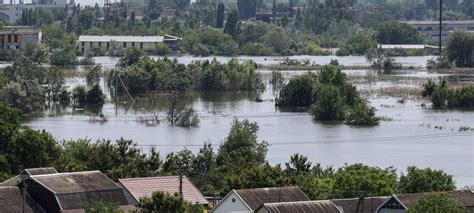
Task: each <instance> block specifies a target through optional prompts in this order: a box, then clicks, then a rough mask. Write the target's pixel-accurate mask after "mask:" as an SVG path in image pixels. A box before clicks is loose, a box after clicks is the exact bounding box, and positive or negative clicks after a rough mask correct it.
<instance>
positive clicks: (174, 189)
mask: <svg viewBox="0 0 474 213" xmlns="http://www.w3.org/2000/svg"><path fill="white" fill-rule="evenodd" d="M119 182H120V184H122V186H123V187H124V188H125V189H127V190H128V191H129V192H130V194H132V196H133V198H135V200H137V201H139V200H140V199H141V198H145V197H148V198H149V197H151V196H152V194H153V192H166V193H168V194H170V195H174V194H176V193H179V176H162V177H147V178H127V179H120V180H119ZM183 199H184V200H185V201H187V202H189V203H191V204H195V203H198V204H208V203H209V202H208V201H207V200H206V198H205V197H204V196H203V195H202V193H201V192H200V191H199V190H198V189H197V188H196V186H194V185H193V184H192V183H191V181H189V179H188V178H187V177H183Z"/></svg>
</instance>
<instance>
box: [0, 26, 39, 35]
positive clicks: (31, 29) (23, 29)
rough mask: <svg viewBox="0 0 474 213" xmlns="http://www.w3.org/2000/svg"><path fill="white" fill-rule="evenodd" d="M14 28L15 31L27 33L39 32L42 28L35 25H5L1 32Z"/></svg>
mask: <svg viewBox="0 0 474 213" xmlns="http://www.w3.org/2000/svg"><path fill="white" fill-rule="evenodd" d="M12 30H14V31H15V32H19V33H26V34H37V33H39V32H41V29H40V28H38V27H33V26H4V27H3V29H1V30H0V32H2V33H5V32H11V31H12Z"/></svg>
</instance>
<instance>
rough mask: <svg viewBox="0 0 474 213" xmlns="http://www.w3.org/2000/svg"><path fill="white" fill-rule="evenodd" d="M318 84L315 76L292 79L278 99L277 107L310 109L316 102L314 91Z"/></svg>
mask: <svg viewBox="0 0 474 213" xmlns="http://www.w3.org/2000/svg"><path fill="white" fill-rule="evenodd" d="M316 82H317V76H316V75H315V74H312V73H310V74H306V75H302V76H298V77H295V78H292V79H290V81H289V82H288V84H287V85H285V86H284V87H283V89H282V90H281V91H280V94H279V96H278V98H277V99H276V102H275V103H276V105H277V106H283V107H309V106H310V105H311V104H313V102H314V97H313V90H314V88H315V84H316Z"/></svg>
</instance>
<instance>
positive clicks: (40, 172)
mask: <svg viewBox="0 0 474 213" xmlns="http://www.w3.org/2000/svg"><path fill="white" fill-rule="evenodd" d="M24 172H26V173H27V174H29V175H46V174H56V173H58V171H56V169H55V168H53V167H43V168H30V169H25V171H24Z"/></svg>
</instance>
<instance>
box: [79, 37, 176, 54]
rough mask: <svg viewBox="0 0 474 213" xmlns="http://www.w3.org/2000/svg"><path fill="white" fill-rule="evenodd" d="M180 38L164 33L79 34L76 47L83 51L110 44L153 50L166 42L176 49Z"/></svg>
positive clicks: (107, 46)
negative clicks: (122, 34) (162, 34)
mask: <svg viewBox="0 0 474 213" xmlns="http://www.w3.org/2000/svg"><path fill="white" fill-rule="evenodd" d="M180 41H181V38H178V37H175V36H170V35H165V36H89V35H82V36H79V40H78V42H79V44H78V47H79V49H80V50H81V52H83V53H84V52H85V51H87V50H89V49H91V48H106V49H109V48H110V47H111V46H112V45H116V46H118V47H120V48H123V49H126V48H130V47H136V48H138V49H141V50H153V49H155V48H156V46H157V45H158V44H166V45H168V46H169V47H170V48H171V49H177V48H178V47H179V43H180Z"/></svg>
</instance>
